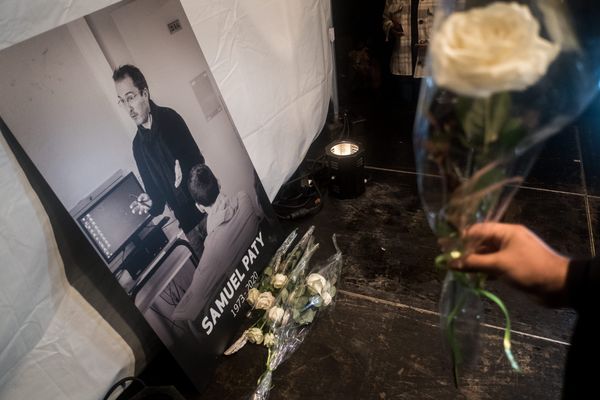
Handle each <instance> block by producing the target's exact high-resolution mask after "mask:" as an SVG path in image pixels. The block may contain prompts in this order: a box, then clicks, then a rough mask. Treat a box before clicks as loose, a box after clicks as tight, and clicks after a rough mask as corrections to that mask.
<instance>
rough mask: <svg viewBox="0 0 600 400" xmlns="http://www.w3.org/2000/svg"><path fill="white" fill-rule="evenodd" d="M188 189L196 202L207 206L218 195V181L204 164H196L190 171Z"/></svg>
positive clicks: (212, 202)
mask: <svg viewBox="0 0 600 400" xmlns="http://www.w3.org/2000/svg"><path fill="white" fill-rule="evenodd" d="M188 190H189V191H190V194H191V195H192V198H193V199H194V201H195V202H196V203H198V204H200V205H201V206H205V207H209V206H212V205H213V204H214V203H215V201H216V200H217V196H219V191H220V189H219V181H218V180H217V178H216V177H215V175H214V174H213V173H212V171H211V170H210V168H208V166H207V165H206V164H197V165H194V166H193V167H192V169H191V171H190V177H189V179H188Z"/></svg>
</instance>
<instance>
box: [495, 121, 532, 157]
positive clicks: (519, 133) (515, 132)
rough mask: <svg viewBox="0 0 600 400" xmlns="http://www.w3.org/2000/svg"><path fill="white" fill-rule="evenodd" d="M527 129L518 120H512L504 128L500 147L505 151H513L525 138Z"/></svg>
mask: <svg viewBox="0 0 600 400" xmlns="http://www.w3.org/2000/svg"><path fill="white" fill-rule="evenodd" d="M525 133H526V131H525V128H524V127H523V124H522V123H521V120H520V119H518V118H510V119H508V120H507V121H506V122H505V123H504V126H503V127H502V131H501V133H500V145H501V146H502V148H503V149H504V150H512V149H513V148H515V146H516V145H517V144H518V143H519V142H520V141H521V139H523V137H524V136H525Z"/></svg>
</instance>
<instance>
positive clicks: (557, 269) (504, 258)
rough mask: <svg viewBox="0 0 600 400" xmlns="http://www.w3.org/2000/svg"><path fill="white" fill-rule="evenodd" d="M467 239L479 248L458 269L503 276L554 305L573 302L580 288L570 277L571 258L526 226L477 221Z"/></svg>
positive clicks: (458, 265)
mask: <svg viewBox="0 0 600 400" xmlns="http://www.w3.org/2000/svg"><path fill="white" fill-rule="evenodd" d="M466 238H467V240H469V241H470V242H472V243H473V244H474V245H475V251H474V252H473V253H471V254H468V255H467V256H466V257H465V258H464V259H463V260H461V261H460V262H458V263H456V265H454V266H453V267H454V268H456V269H458V270H462V271H468V272H486V273H490V274H494V275H499V276H503V277H505V278H506V279H507V280H508V281H510V282H511V283H513V284H514V285H516V286H517V287H520V288H521V289H523V290H524V291H527V292H530V293H533V294H535V295H537V296H538V297H539V298H541V299H542V300H543V301H545V302H546V303H548V304H552V305H565V304H569V303H571V302H570V298H569V297H570V293H574V292H577V291H578V290H579V288H575V287H572V286H571V284H576V282H575V281H573V282H571V281H568V279H567V275H568V273H569V271H570V270H571V269H572V267H570V266H569V264H570V262H571V260H569V258H567V257H565V256H563V255H561V254H559V253H557V252H556V251H554V250H553V249H552V248H550V247H549V246H548V245H547V244H546V243H544V242H543V241H542V240H541V239H540V238H539V237H537V236H536V235H535V234H534V233H533V232H531V231H530V230H529V229H527V228H526V227H524V226H522V225H511V224H501V223H493V222H489V223H484V224H476V225H473V226H472V227H471V228H470V229H469V230H468V231H467V232H466Z"/></svg>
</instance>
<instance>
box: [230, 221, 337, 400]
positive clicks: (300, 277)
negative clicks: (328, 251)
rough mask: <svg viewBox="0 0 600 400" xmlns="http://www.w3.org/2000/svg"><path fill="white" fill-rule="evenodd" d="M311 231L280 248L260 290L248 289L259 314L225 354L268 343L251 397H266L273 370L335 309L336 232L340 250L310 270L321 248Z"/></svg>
mask: <svg viewBox="0 0 600 400" xmlns="http://www.w3.org/2000/svg"><path fill="white" fill-rule="evenodd" d="M313 232H314V226H313V227H311V228H310V229H309V230H308V231H307V232H306V234H305V235H304V236H303V237H302V238H301V239H300V240H299V241H298V243H297V244H296V245H295V246H294V248H293V249H292V250H291V251H288V250H289V249H290V247H291V245H292V244H293V242H294V241H295V239H296V237H297V231H294V232H292V233H291V234H290V236H288V238H287V239H286V240H285V241H284V242H283V244H282V245H281V247H280V248H279V249H278V250H277V252H276V253H275V256H274V257H273V259H272V260H271V262H270V263H269V265H268V267H267V268H265V270H264V272H263V275H262V277H261V280H260V282H259V284H258V286H257V288H252V289H250V291H249V292H248V296H247V301H248V303H249V304H250V305H251V306H252V312H256V311H257V310H258V311H259V313H260V314H261V315H260V317H259V318H258V319H257V321H256V322H255V323H254V324H253V325H252V326H251V327H250V328H249V329H247V330H246V331H244V333H243V334H242V336H241V337H240V338H239V339H238V340H237V341H236V342H235V343H234V344H233V345H232V346H231V347H230V348H229V349H227V351H226V352H225V354H226V355H230V354H233V353H235V352H237V351H238V350H240V349H241V348H242V347H243V346H244V345H245V344H246V343H247V342H251V343H256V344H263V345H264V346H265V347H267V349H268V355H267V362H266V371H265V372H264V373H263V374H262V375H261V377H260V378H259V380H258V386H257V388H256V390H255V391H254V393H253V394H252V397H251V398H252V399H253V400H265V399H267V398H268V396H269V392H270V390H271V380H272V375H273V371H274V370H275V369H276V368H277V367H278V366H279V365H280V364H281V363H282V362H283V361H285V360H286V359H287V358H289V356H290V355H291V354H292V353H293V352H294V351H295V350H296V349H297V348H298V346H299V345H300V344H301V343H302V342H303V341H304V338H305V337H306V335H307V334H308V332H309V330H310V327H311V324H312V323H313V321H314V320H315V318H316V317H317V315H318V314H319V313H321V312H322V311H323V310H324V309H331V308H333V305H334V299H335V296H336V293H337V289H336V284H337V283H338V281H339V277H340V274H341V269H342V254H341V251H340V250H339V248H338V246H337V242H336V238H335V235H334V236H333V243H334V246H335V249H336V253H335V254H334V255H333V256H331V257H330V258H329V259H328V260H327V262H326V263H325V265H323V266H319V267H316V268H314V269H312V270H310V269H309V262H310V260H311V258H312V256H313V254H314V253H315V251H316V250H317V249H318V248H319V245H318V244H317V243H315V242H314V237H313ZM309 271H310V272H309Z"/></svg>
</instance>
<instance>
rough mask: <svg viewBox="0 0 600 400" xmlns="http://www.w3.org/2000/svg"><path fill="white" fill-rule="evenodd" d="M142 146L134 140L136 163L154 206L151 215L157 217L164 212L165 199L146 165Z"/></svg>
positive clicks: (151, 208)
mask: <svg viewBox="0 0 600 400" xmlns="http://www.w3.org/2000/svg"><path fill="white" fill-rule="evenodd" d="M140 151H141V150H140V148H139V146H138V145H137V143H136V141H135V140H134V142H133V158H135V164H136V165H137V168H138V172H139V173H140V176H141V177H142V182H143V184H144V190H145V191H146V193H147V194H148V196H150V200H152V207H150V211H149V213H150V215H152V216H153V217H156V216H157V215H160V214H162V213H163V211H164V209H165V199H164V197H163V196H162V195H161V192H160V191H159V190H158V188H157V187H156V185H155V183H154V180H153V179H152V176H151V175H150V172H149V171H148V168H147V167H146V163H145V162H144V160H143V157H142V155H141V154H140Z"/></svg>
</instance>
